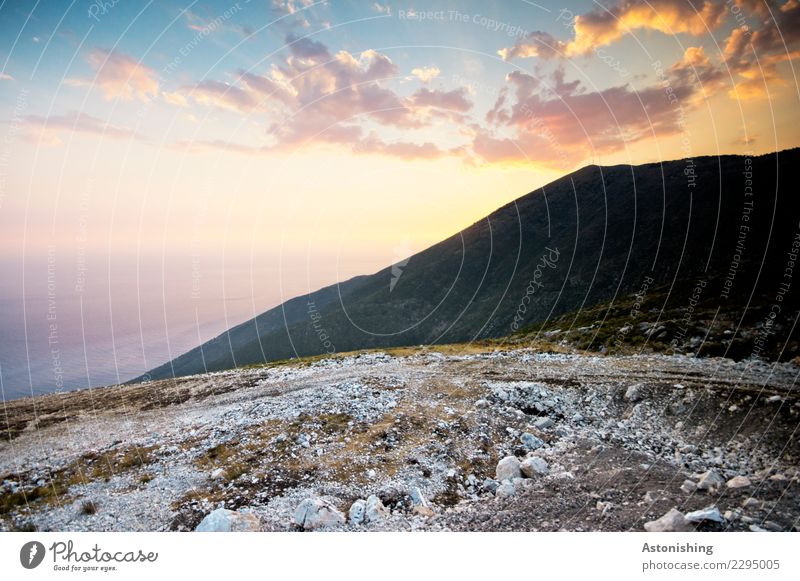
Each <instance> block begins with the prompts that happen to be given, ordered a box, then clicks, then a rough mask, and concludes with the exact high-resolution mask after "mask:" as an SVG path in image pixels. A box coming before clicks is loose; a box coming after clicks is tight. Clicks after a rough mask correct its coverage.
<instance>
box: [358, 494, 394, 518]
mask: <svg viewBox="0 0 800 581" xmlns="http://www.w3.org/2000/svg"><path fill="white" fill-rule="evenodd" d="M387 516H389V509H387V508H386V507H385V506H384V505H383V502H381V499H380V498H378V497H377V496H375V495H374V494H373V495H372V496H370V497H369V498H367V506H366V512H365V514H364V521H365V522H368V523H369V522H380V521H382V520H383V519H385V518H386V517H387Z"/></svg>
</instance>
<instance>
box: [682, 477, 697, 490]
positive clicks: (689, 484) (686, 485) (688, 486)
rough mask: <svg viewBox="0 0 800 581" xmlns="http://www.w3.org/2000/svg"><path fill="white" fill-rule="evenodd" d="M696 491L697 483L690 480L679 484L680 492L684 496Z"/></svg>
mask: <svg viewBox="0 0 800 581" xmlns="http://www.w3.org/2000/svg"><path fill="white" fill-rule="evenodd" d="M695 490H697V483H696V482H694V481H692V480H688V479H687V480H684V481H683V484H681V491H682V492H683V493H685V494H691V493H693V492H694V491H695Z"/></svg>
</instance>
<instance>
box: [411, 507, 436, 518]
mask: <svg viewBox="0 0 800 581" xmlns="http://www.w3.org/2000/svg"><path fill="white" fill-rule="evenodd" d="M411 513H412V514H415V515H417V516H424V517H425V518H430V517H432V516H433V515H434V512H433V510H431V508H430V507H427V506H422V505H421V504H420V505H417V506H415V507H414V508H413V509H412V510H411Z"/></svg>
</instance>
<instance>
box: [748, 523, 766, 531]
mask: <svg viewBox="0 0 800 581" xmlns="http://www.w3.org/2000/svg"><path fill="white" fill-rule="evenodd" d="M750 530H751V531H752V532H754V533H766V532H767V529H762V528H761V527H760V526H758V525H750Z"/></svg>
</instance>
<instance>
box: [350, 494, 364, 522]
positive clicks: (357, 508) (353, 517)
mask: <svg viewBox="0 0 800 581" xmlns="http://www.w3.org/2000/svg"><path fill="white" fill-rule="evenodd" d="M366 510H367V502H366V501H365V500H362V499H360V498H359V499H358V500H356V501H355V502H354V503H353V504H351V505H350V511H349V512H348V516H349V517H350V524H354V525H360V524H364V514H365V513H366Z"/></svg>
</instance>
